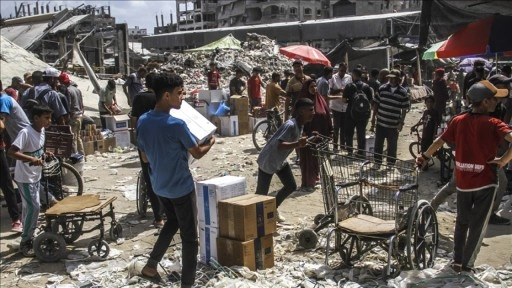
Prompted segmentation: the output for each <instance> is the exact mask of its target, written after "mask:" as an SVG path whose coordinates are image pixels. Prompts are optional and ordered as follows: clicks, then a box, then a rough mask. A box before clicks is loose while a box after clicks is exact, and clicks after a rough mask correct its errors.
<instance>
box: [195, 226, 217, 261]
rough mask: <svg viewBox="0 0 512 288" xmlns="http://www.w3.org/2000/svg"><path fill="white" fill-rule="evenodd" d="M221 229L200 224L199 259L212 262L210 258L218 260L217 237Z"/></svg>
mask: <svg viewBox="0 0 512 288" xmlns="http://www.w3.org/2000/svg"><path fill="white" fill-rule="evenodd" d="M218 236H219V230H218V229H217V228H215V227H211V226H203V225H199V261H201V263H203V264H206V265H208V264H210V259H211V258H214V259H215V260H217V237H218Z"/></svg>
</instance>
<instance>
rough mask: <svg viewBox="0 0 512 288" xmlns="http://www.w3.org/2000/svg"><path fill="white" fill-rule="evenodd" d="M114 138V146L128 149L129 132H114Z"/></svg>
mask: <svg viewBox="0 0 512 288" xmlns="http://www.w3.org/2000/svg"><path fill="white" fill-rule="evenodd" d="M114 136H115V137H116V145H117V146H121V147H130V131H129V130H124V131H116V132H114Z"/></svg>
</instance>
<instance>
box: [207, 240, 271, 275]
mask: <svg viewBox="0 0 512 288" xmlns="http://www.w3.org/2000/svg"><path fill="white" fill-rule="evenodd" d="M217 255H218V261H219V263H220V264H221V265H224V266H227V267H230V266H235V265H236V266H245V267H247V268H249V269H250V270H252V271H256V269H257V270H262V269H267V268H272V267H274V241H273V238H272V235H266V236H263V237H260V238H256V239H253V240H249V241H245V242H244V241H237V240H233V239H228V238H222V237H219V238H217Z"/></svg>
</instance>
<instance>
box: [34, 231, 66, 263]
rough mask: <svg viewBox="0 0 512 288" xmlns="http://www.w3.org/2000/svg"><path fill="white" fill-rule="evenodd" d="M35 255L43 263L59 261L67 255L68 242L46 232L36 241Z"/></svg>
mask: <svg viewBox="0 0 512 288" xmlns="http://www.w3.org/2000/svg"><path fill="white" fill-rule="evenodd" d="M34 253H35V254H36V258H37V259H39V260H40V261H42V262H56V261H59V260H60V259H61V258H62V257H63V256H64V254H65V253H66V242H65V241H64V238H62V236H60V235H58V234H55V233H53V232H44V233H42V234H40V235H39V236H37V237H36V239H34Z"/></svg>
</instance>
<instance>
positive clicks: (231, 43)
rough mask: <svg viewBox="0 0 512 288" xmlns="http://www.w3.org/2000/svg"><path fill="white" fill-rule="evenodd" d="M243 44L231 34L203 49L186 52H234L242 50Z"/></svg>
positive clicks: (202, 47) (198, 48)
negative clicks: (227, 50)
mask: <svg viewBox="0 0 512 288" xmlns="http://www.w3.org/2000/svg"><path fill="white" fill-rule="evenodd" d="M240 43H241V42H240V41H239V40H238V39H236V38H235V37H233V35H231V34H229V35H227V36H225V37H223V38H220V39H219V40H216V41H213V42H212V43H210V44H206V45H204V46H201V47H197V48H194V49H188V50H185V52H200V51H213V50H216V49H217V48H218V49H232V50H242V46H241V44H240Z"/></svg>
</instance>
